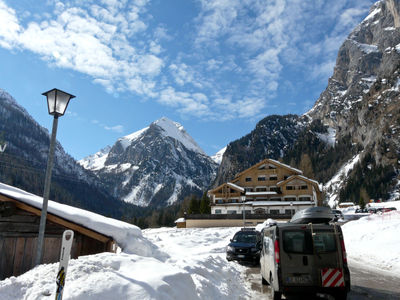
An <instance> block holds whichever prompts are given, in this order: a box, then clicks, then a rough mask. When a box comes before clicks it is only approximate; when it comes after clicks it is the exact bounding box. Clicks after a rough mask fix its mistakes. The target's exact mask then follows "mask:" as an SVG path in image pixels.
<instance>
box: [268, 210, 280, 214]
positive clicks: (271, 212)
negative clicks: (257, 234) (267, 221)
mask: <svg viewBox="0 0 400 300" xmlns="http://www.w3.org/2000/svg"><path fill="white" fill-rule="evenodd" d="M269 213H270V214H271V215H279V209H270V210H269Z"/></svg>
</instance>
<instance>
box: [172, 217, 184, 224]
mask: <svg viewBox="0 0 400 300" xmlns="http://www.w3.org/2000/svg"><path fill="white" fill-rule="evenodd" d="M182 222H186V220H185V218H179V219H178V220H176V221H175V222H174V223H182Z"/></svg>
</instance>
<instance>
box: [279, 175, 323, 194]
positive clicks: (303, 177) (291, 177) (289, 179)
mask: <svg viewBox="0 0 400 300" xmlns="http://www.w3.org/2000/svg"><path fill="white" fill-rule="evenodd" d="M295 178H301V179H304V180H307V181H310V182H312V183H314V184H315V185H316V186H317V187H318V191H319V192H321V191H322V189H321V187H320V185H319V182H318V181H316V180H313V179H310V178H308V177H306V176H303V175H292V176H289V177H288V178H286V179H285V180H282V181H279V182H278V183H277V184H276V185H277V186H280V185H281V184H283V183H284V182H285V181H286V182H289V181H292V180H293V179H295Z"/></svg>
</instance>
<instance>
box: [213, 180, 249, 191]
mask: <svg viewBox="0 0 400 300" xmlns="http://www.w3.org/2000/svg"><path fill="white" fill-rule="evenodd" d="M224 186H229V187H231V188H233V189H234V190H237V191H239V192H242V193H243V192H244V191H245V189H244V188H242V187H241V186H238V185H236V184H234V183H232V182H225V183H223V184H221V185H219V186H217V187H216V188H214V189H212V190H210V191H209V193H215V192H216V191H218V190H219V189H221V188H223V187H224Z"/></svg>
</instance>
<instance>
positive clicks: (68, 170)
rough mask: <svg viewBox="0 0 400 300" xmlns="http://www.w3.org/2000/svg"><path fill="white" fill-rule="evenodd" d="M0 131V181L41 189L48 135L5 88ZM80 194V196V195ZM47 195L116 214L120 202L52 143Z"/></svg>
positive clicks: (0, 99)
mask: <svg viewBox="0 0 400 300" xmlns="http://www.w3.org/2000/svg"><path fill="white" fill-rule="evenodd" d="M0 135H1V138H3V139H4V140H5V141H6V142H7V148H6V151H5V152H4V153H2V154H1V156H0V181H2V182H4V183H7V184H13V185H17V186H18V187H20V188H23V189H25V190H27V191H30V192H33V193H35V194H42V193H43V186H44V173H45V170H46V165H47V156H48V152H49V143H50V136H49V133H48V131H47V129H45V128H43V127H42V126H40V125H39V124H38V123H37V122H36V121H35V120H34V119H33V118H32V117H31V116H30V115H29V113H28V112H27V111H26V110H25V109H24V108H23V107H21V106H20V105H19V104H18V103H17V102H16V100H15V99H14V98H13V97H12V96H11V95H9V94H8V93H7V92H6V91H4V90H1V89H0ZM83 195H84V197H83ZM50 197H51V198H52V199H55V200H56V201H58V202H61V203H67V204H73V205H75V206H79V207H83V208H86V209H90V210H92V211H95V212H99V213H104V214H108V215H112V216H120V215H121V214H122V211H123V209H122V208H121V207H122V205H120V204H119V203H116V204H115V205H111V204H112V203H113V201H114V200H115V199H114V198H113V197H112V196H110V195H109V194H107V193H106V192H105V190H104V189H102V187H101V183H100V182H99V181H98V180H97V178H96V177H95V176H94V175H93V174H92V173H91V172H88V171H87V170H85V169H84V168H83V167H82V166H80V165H79V164H78V163H77V162H76V161H75V160H74V159H73V158H72V157H71V156H70V155H68V154H67V153H66V152H65V151H64V149H63V148H62V146H61V144H60V143H59V142H56V146H55V159H54V167H53V173H52V187H51V189H50Z"/></svg>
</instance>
